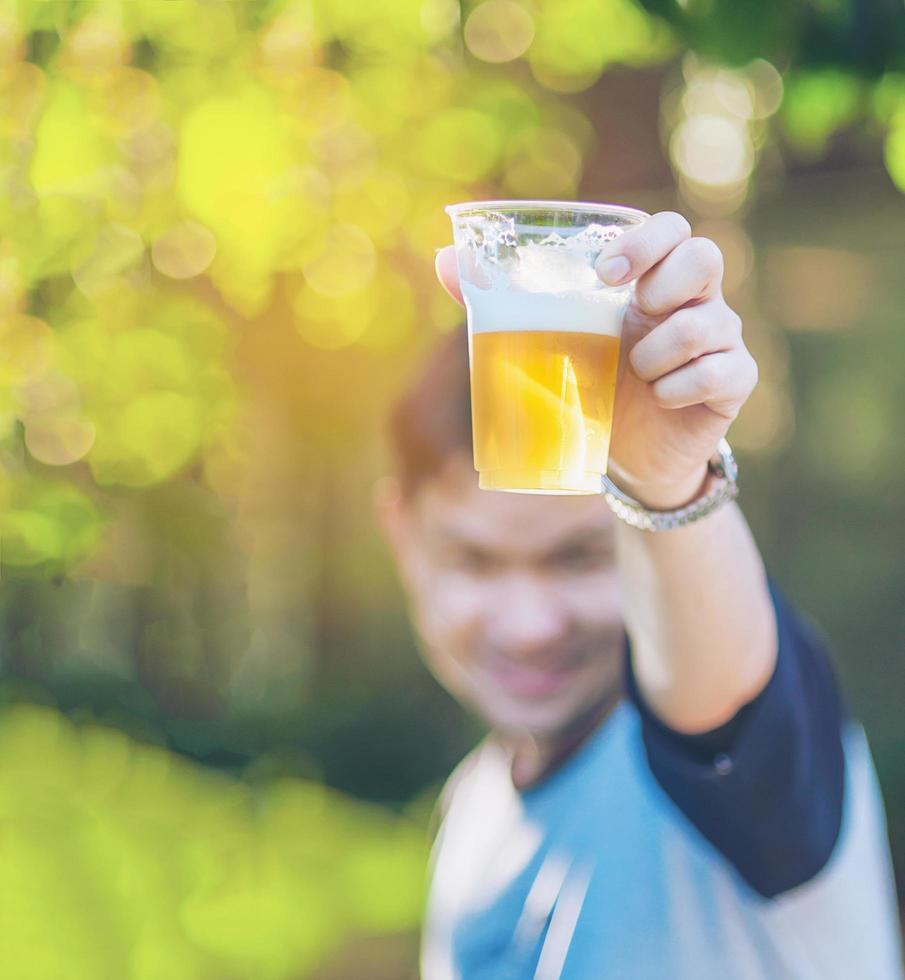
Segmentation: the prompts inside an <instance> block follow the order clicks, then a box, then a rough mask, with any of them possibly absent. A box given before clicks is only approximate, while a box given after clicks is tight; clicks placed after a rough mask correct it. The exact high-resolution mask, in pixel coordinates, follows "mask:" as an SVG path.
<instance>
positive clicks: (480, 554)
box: [454, 548, 496, 575]
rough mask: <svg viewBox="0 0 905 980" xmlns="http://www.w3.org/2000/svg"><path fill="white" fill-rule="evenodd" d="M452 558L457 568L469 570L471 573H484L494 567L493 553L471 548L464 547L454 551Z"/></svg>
mask: <svg viewBox="0 0 905 980" xmlns="http://www.w3.org/2000/svg"><path fill="white" fill-rule="evenodd" d="M454 560H455V564H456V566H457V567H458V568H461V569H462V570H463V571H466V572H471V573H472V574H473V575H486V574H487V573H488V572H491V571H493V569H494V568H495V567H496V561H495V560H494V558H493V555H489V554H488V553H487V552H486V551H478V550H476V549H473V548H465V549H462V550H460V551H458V552H456V554H455V559H454Z"/></svg>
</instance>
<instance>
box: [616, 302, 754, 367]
mask: <svg viewBox="0 0 905 980" xmlns="http://www.w3.org/2000/svg"><path fill="white" fill-rule="evenodd" d="M741 336H742V321H741V319H740V317H739V316H738V314H737V313H736V312H735V311H734V310H731V309H729V307H728V306H726V304H725V303H724V302H723V301H722V300H714V301H710V302H707V303H699V304H698V305H697V306H688V307H685V308H684V309H680V310H677V311H676V312H675V313H673V315H672V316H671V317H669V318H668V319H666V320H664V321H663V322H662V323H661V324H659V325H658V326H657V327H655V328H654V329H653V330H651V332H650V333H649V334H647V336H646V337H642V339H641V340H639V341H638V343H637V344H635V346H634V347H633V348H632V350H631V353H630V354H629V356H628V359H629V363H630V364H631V366H632V370H633V371H634V372H635V374H636V375H637V376H638V377H639V378H640V379H641V380H642V381H649V382H652V381H656V380H657V379H658V378H662V377H663V376H664V375H665V374H669V373H670V372H671V371H675V370H676V369H677V368H680V367H682V365H683V364H688V363H689V361H693V360H696V359H697V358H699V357H702V356H703V355H705V354H715V353H717V352H720V351H728V350H732V349H733V348H734V347H738V346H740V344H741Z"/></svg>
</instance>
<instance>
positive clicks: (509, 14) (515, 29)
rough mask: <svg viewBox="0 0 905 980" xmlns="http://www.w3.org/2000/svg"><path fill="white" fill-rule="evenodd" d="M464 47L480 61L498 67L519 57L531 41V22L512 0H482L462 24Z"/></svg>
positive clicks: (524, 9)
mask: <svg viewBox="0 0 905 980" xmlns="http://www.w3.org/2000/svg"><path fill="white" fill-rule="evenodd" d="M464 36H465V44H466V45H467V47H468V50H469V51H470V52H471V53H472V54H473V55H474V56H475V57H476V58H480V59H481V60H482V61H489V62H491V63H494V64H501V63H503V62H506V61H514V60H515V59H516V58H519V57H521V56H522V55H523V54H524V53H525V52H526V51H527V50H528V48H529V47H531V42H532V41H533V40H534V20H533V19H532V17H531V14H530V13H529V12H528V10H527V9H526V8H525V7H523V6H522V5H521V4H520V3H518V2H516V0H484V2H483V3H481V4H479V5H478V6H477V7H475V8H474V9H473V10H472V12H471V13H470V14H469V15H468V19H467V20H466V21H465V35H464Z"/></svg>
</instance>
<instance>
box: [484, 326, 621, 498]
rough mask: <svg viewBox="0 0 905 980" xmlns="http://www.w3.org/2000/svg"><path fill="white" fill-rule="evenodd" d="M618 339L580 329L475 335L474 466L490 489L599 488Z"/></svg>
mask: <svg viewBox="0 0 905 980" xmlns="http://www.w3.org/2000/svg"><path fill="white" fill-rule="evenodd" d="M618 361H619V338H618V337H613V336H608V335H607V334H602V333H585V332H579V331H574V330H494V331H483V332H476V333H475V334H474V335H473V337H472V351H471V365H472V367H471V399H472V418H473V429H474V459H475V467H476V469H477V470H478V471H479V473H480V486H481V487H482V488H483V489H485V490H520V491H522V492H531V491H534V492H542V493H599V492H600V477H601V475H602V474H603V473H605V472H606V464H607V455H608V453H609V445H610V427H611V425H612V418H613V397H614V393H615V389H616V368H617V364H618Z"/></svg>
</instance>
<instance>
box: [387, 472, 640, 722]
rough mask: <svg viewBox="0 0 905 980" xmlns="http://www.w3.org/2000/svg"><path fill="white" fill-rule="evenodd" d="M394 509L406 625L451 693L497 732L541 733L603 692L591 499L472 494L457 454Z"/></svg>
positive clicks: (603, 567)
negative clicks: (408, 609) (408, 611)
mask: <svg viewBox="0 0 905 980" xmlns="http://www.w3.org/2000/svg"><path fill="white" fill-rule="evenodd" d="M395 511H396V513H395V514H394V515H393V516H392V517H391V518H390V519H389V521H385V523H386V524H387V526H388V528H389V530H390V537H391V539H392V542H393V545H394V550H395V553H396V557H397V560H398V561H399V565H400V571H401V573H402V578H403V583H404V585H405V587H406V591H407V593H408V597H409V602H410V607H411V612H412V617H413V621H414V624H415V628H416V630H417V632H418V634H419V636H420V639H421V642H422V647H423V649H424V653H425V657H426V660H427V662H428V665H429V666H430V668H431V670H432V671H433V673H434V674H435V676H436V677H437V678H438V680H439V681H440V682H441V683H442V684H443V685H444V686H445V687H446V688H447V689H448V690H449V691H450V692H451V693H452V694H453V695H454V696H455V697H457V698H458V699H459V700H461V701H462V702H464V703H466V704H467V705H469V706H470V707H472V708H473V709H475V710H476V711H477V712H478V713H479V714H480V715H481V716H483V718H484V719H485V720H486V721H487V722H488V723H489V724H490V725H491V727H493V728H495V729H497V730H500V731H522V732H528V733H530V734H532V735H535V736H540V737H544V736H546V737H551V736H555V735H556V734H557V733H559V732H562V731H564V730H565V729H566V728H567V727H568V726H569V724H570V723H571V722H573V721H575V720H577V719H578V718H579V717H580V716H582V715H583V714H584V713H585V712H588V711H590V710H592V709H594V708H595V707H597V706H598V705H600V704H601V703H602V702H604V701H606V700H607V699H609V698H612V697H613V696H614V693H615V691H616V690H617V689H618V685H619V683H620V680H621V669H622V637H623V623H622V601H621V594H620V589H619V581H618V578H617V573H616V565H615V561H614V554H613V547H614V536H613V524H612V517H611V515H610V512H609V510H608V508H607V507H606V504H605V503H604V501H603V499H602V498H601V497H595V496H576V497H549V496H540V495H536V496H535V495H523V494H511V493H492V492H486V491H482V490H479V489H478V485H477V476H476V474H475V472H474V470H473V469H472V467H471V461H470V459H468V458H466V457H464V456H458V457H455V458H453V459H451V460H450V462H449V463H448V464H447V466H446V468H445V469H444V471H443V472H442V473H441V474H440V475H439V476H437V477H435V478H432V479H431V480H429V481H427V482H426V483H425V484H424V485H423V486H422V487H421V488H419V490H418V491H417V493H416V494H415V496H414V498H413V499H412V500H411V501H407V502H402V501H399V502H397V503H396V505H395ZM385 516H386V515H385Z"/></svg>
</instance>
